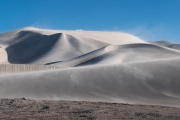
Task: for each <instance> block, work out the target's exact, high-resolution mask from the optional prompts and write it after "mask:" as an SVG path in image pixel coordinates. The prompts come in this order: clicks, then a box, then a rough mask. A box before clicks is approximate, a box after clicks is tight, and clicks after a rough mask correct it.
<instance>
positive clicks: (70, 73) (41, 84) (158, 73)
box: [0, 27, 180, 106]
mask: <svg viewBox="0 0 180 120" xmlns="http://www.w3.org/2000/svg"><path fill="white" fill-rule="evenodd" d="M162 44H166V43H165V42H163V43H162ZM168 45H169V44H168ZM179 61H180V51H179V50H174V49H171V48H168V47H166V46H165V45H160V44H155V43H152V44H151V43H147V42H145V41H143V40H141V39H139V38H137V37H135V36H133V35H129V34H126V33H120V32H98V31H67V30H43V29H38V28H32V27H27V28H22V29H18V30H14V31H10V32H7V33H3V34H0V75H1V76H0V98H14V97H15V98H17V97H27V98H30V99H32V98H33V99H58V100H59V99H61V100H87V101H106V102H126V103H127V102H128V103H139V104H159V105H172V106H180V102H179V101H180V92H179V91H180V75H179V72H180V62H179ZM52 69H53V70H52Z"/></svg>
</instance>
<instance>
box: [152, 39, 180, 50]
mask: <svg viewBox="0 0 180 120" xmlns="http://www.w3.org/2000/svg"><path fill="white" fill-rule="evenodd" d="M150 43H153V44H156V45H160V46H164V47H168V48H172V49H176V50H180V44H175V43H171V42H167V41H152V42H150Z"/></svg>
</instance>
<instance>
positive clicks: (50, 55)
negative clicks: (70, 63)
mask: <svg viewBox="0 0 180 120" xmlns="http://www.w3.org/2000/svg"><path fill="white" fill-rule="evenodd" d="M7 43H8V46H7V47H6V51H7V54H8V61H9V62H10V63H13V64H24V63H31V64H45V63H48V62H53V61H59V60H60V61H63V60H66V59H71V58H74V57H77V56H80V55H83V54H86V53H88V52H91V51H93V50H96V49H99V48H101V47H104V46H107V45H108V44H107V43H103V42H99V41H95V40H93V39H81V38H78V37H74V36H71V35H65V34H62V33H56V34H53V35H43V34H40V33H34V32H30V31H22V32H20V33H18V37H16V38H14V40H10V41H9V42H7Z"/></svg>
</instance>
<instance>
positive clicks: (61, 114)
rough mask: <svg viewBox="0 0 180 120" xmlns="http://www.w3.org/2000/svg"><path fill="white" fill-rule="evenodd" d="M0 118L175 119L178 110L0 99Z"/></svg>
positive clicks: (113, 104)
mask: <svg viewBox="0 0 180 120" xmlns="http://www.w3.org/2000/svg"><path fill="white" fill-rule="evenodd" d="M0 119H22V120H26V119H32V120H34V119H43V120H44V119H47V120H49V119H53V120H56V119H64V120H70V119H71V120H77V119H78V120H92V119H97V120H99V119H101V120H112V119H113V120H114V119H158V120H170V119H171V120H179V119H180V108H176V107H165V106H158V105H138V104H134V105H132V104H125V103H124V104H123V103H105V102H87V101H53V100H26V99H25V98H21V99H1V100H0Z"/></svg>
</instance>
